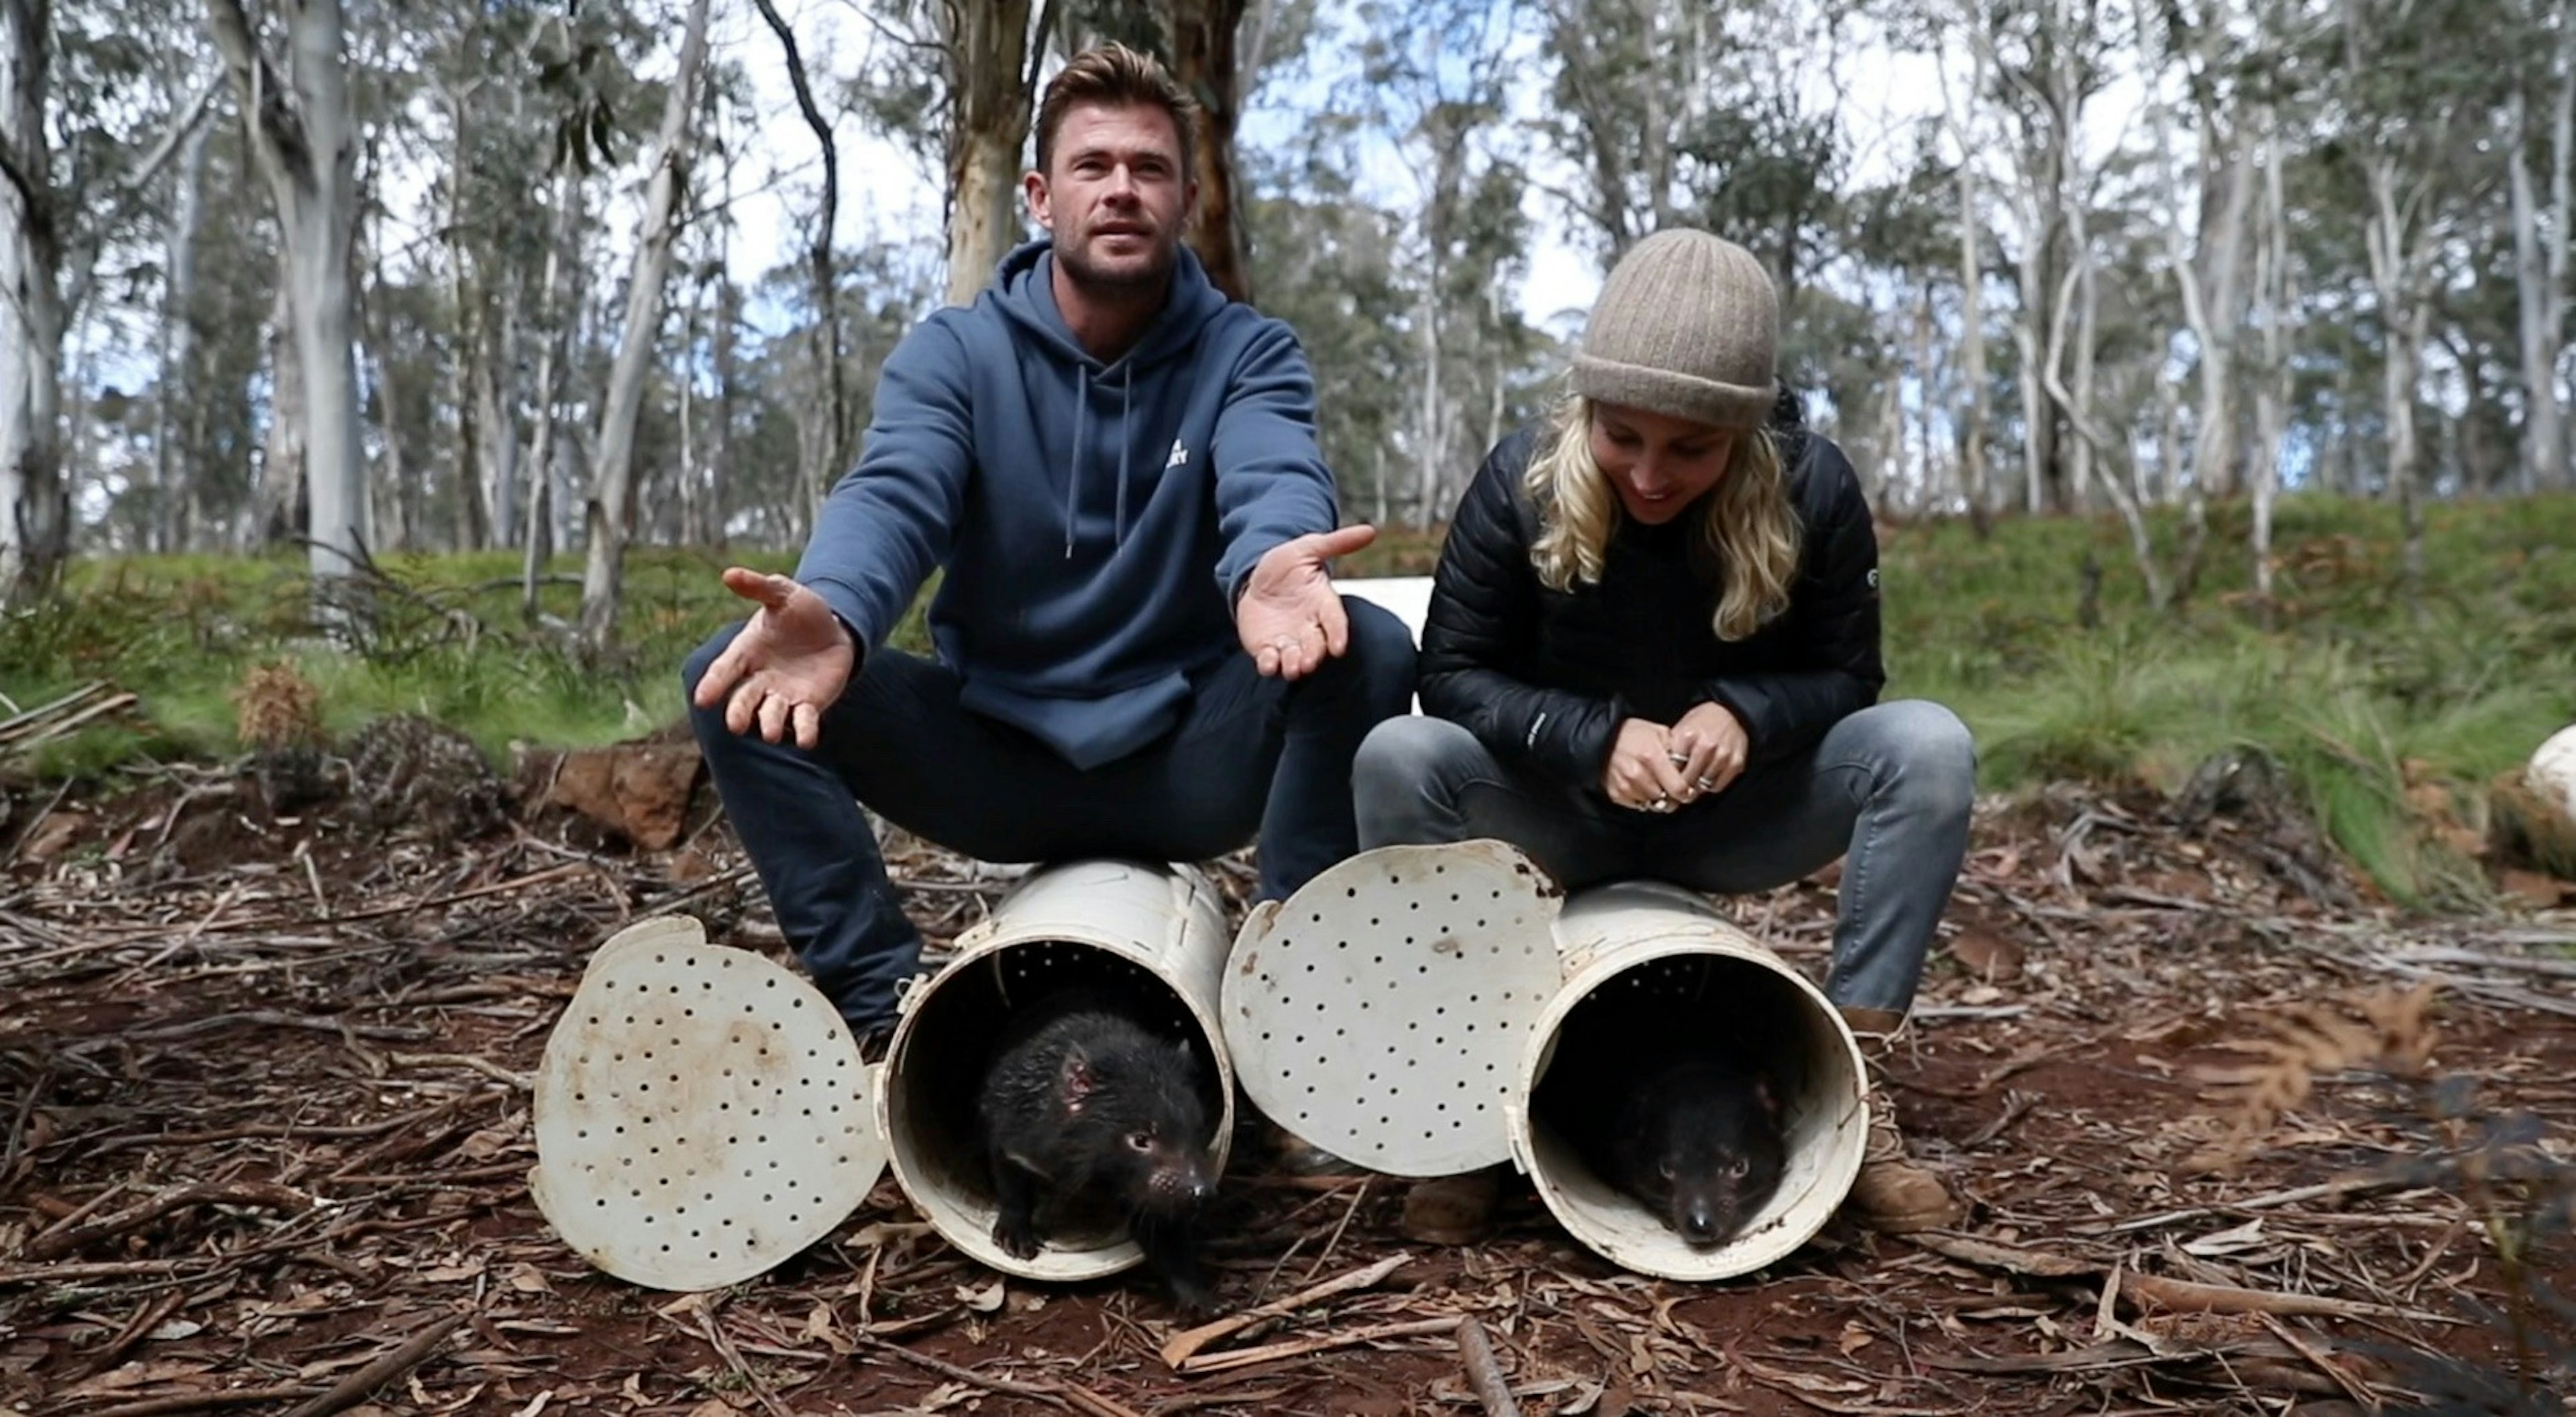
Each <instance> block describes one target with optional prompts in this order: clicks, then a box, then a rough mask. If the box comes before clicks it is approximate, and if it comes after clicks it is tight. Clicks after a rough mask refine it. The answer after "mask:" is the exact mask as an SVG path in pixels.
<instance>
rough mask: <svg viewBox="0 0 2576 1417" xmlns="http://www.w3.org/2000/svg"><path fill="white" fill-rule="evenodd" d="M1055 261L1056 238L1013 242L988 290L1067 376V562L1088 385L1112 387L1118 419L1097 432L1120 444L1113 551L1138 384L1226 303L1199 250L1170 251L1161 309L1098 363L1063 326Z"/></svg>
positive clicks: (1086, 439) (1123, 523)
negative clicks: (1070, 388) (1121, 349)
mask: <svg viewBox="0 0 2576 1417" xmlns="http://www.w3.org/2000/svg"><path fill="white" fill-rule="evenodd" d="M1055 262H1056V255H1055V243H1054V242H1053V241H1051V240H1039V241H1031V242H1029V243H1027V244H1026V245H1024V246H1021V247H1019V248H1018V249H1016V250H1014V251H1012V252H1011V253H1010V254H1009V255H1007V256H1004V257H1003V258H1002V264H1001V265H1000V266H999V267H997V268H996V269H995V271H994V275H993V294H994V303H995V304H996V305H998V306H999V307H1000V309H1001V312H1002V315H1003V317H1004V318H1005V319H1007V320H1009V321H1010V322H1011V324H1012V326H1013V327H1014V328H1016V329H1018V330H1021V331H1023V332H1025V333H1026V334H1027V335H1028V336H1029V338H1030V339H1031V340H1033V341H1034V342H1035V343H1036V345H1037V347H1038V348H1040V349H1042V350H1045V351H1047V352H1048V353H1049V354H1051V355H1052V356H1054V357H1055V358H1057V359H1059V360H1061V361H1062V362H1063V363H1064V364H1065V365H1066V366H1067V367H1068V368H1069V369H1070V370H1071V372H1072V374H1073V381H1074V398H1073V420H1074V421H1073V446H1072V450H1071V453H1070V456H1068V458H1067V459H1066V463H1065V474H1064V556H1065V559H1066V560H1068V561H1070V560H1072V559H1073V547H1074V541H1075V539H1076V537H1077V531H1076V527H1077V525H1078V523H1079V520H1080V517H1081V514H1082V499H1083V492H1084V490H1085V489H1084V486H1083V484H1084V482H1085V481H1086V479H1085V477H1084V475H1083V455H1084V452H1085V450H1086V449H1087V448H1088V447H1089V446H1090V445H1091V442H1092V429H1091V420H1092V393H1093V390H1094V389H1101V390H1107V389H1112V388H1114V389H1116V390H1117V391H1118V414H1117V424H1116V426H1115V427H1114V428H1110V429H1105V430H1103V432H1102V436H1104V437H1106V438H1108V439H1109V441H1110V443H1111V445H1112V446H1115V447H1116V448H1117V449H1118V474H1117V478H1116V481H1115V482H1114V483H1113V484H1112V485H1113V487H1114V489H1115V490H1114V491H1113V492H1112V494H1111V499H1112V500H1111V505H1110V545H1111V546H1112V547H1113V548H1114V547H1116V546H1118V545H1120V544H1122V543H1124V542H1125V541H1126V540H1127V527H1128V519H1127V488H1128V484H1129V483H1130V482H1132V481H1133V480H1134V477H1135V472H1134V468H1133V466H1132V465H1131V460H1130V457H1129V454H1130V452H1131V451H1132V449H1133V447H1134V445H1135V442H1136V439H1135V438H1134V436H1133V429H1132V427H1131V425H1132V424H1133V422H1134V420H1135V413H1136V381H1137V380H1138V379H1139V378H1142V377H1146V376H1148V375H1150V373H1151V372H1152V371H1153V370H1154V369H1156V368H1157V367H1158V366H1160V365H1163V364H1167V363H1169V362H1170V361H1172V360H1173V359H1175V358H1178V357H1179V356H1180V355H1182V354H1185V353H1187V352H1188V351H1189V350H1190V349H1191V348H1193V347H1194V346H1195V345H1196V344H1197V343H1198V336H1199V331H1200V330H1201V329H1202V328H1204V327H1205V326H1206V324H1207V323H1208V321H1210V320H1212V319H1214V318H1215V317H1216V315H1217V313H1218V312H1219V311H1221V310H1223V309H1225V307H1226V304H1227V301H1226V297H1225V294H1224V292H1222V291H1220V290H1218V289H1217V288H1216V287H1215V286H1213V285H1211V284H1209V283H1208V278H1207V271H1206V268H1205V267H1203V266H1201V265H1200V264H1199V258H1198V254H1197V253H1196V252H1194V251H1192V250H1190V248H1189V247H1188V246H1187V245H1186V244H1184V245H1183V246H1182V247H1181V248H1180V250H1179V251H1177V252H1176V253H1174V259H1173V262H1172V273H1171V293H1170V295H1169V296H1168V297H1167V298H1166V299H1165V300H1164V302H1163V309H1162V313H1160V314H1159V315H1156V316H1155V317H1154V322H1153V323H1152V324H1150V325H1147V326H1146V327H1145V332H1144V333H1143V334H1142V335H1140V336H1138V337H1137V340H1136V342H1135V344H1133V345H1131V346H1129V347H1128V349H1127V352H1126V353H1124V354H1121V355H1120V356H1118V357H1117V358H1116V359H1113V360H1103V359H1101V358H1099V357H1098V356H1096V355H1094V354H1093V353H1092V352H1091V351H1089V350H1087V349H1085V348H1083V347H1082V341H1081V340H1080V339H1078V338H1076V337H1075V336H1074V333H1073V327H1072V326H1070V325H1068V324H1067V323H1065V318H1064V311H1063V309H1062V308H1061V307H1059V306H1058V305H1057V304H1056V300H1055Z"/></svg>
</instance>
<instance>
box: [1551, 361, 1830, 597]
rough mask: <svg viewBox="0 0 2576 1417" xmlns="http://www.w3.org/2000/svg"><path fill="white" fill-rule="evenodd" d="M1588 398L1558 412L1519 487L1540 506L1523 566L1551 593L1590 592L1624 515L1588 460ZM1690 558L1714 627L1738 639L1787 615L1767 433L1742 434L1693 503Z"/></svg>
mask: <svg viewBox="0 0 2576 1417" xmlns="http://www.w3.org/2000/svg"><path fill="white" fill-rule="evenodd" d="M1592 407H1593V405H1592V400H1590V399H1587V398H1585V397H1583V396H1582V395H1580V394H1568V395H1567V396H1566V397H1565V399H1564V400H1563V401H1562V402H1560V403H1559V404H1558V405H1557V406H1556V412H1555V414H1554V415H1553V417H1552V418H1551V419H1550V420H1549V425H1548V428H1547V431H1546V432H1545V433H1543V434H1542V435H1541V436H1540V442H1539V447H1538V451H1537V452H1536V453H1535V454H1534V455H1532V457H1531V458H1530V464H1529V470H1528V471H1527V472H1525V473H1524V474H1522V479H1521V485H1522V486H1523V488H1524V489H1526V490H1527V491H1528V493H1529V496H1530V500H1531V501H1532V502H1534V503H1536V504H1537V505H1538V512H1539V534H1538V539H1537V540H1536V541H1535V542H1533V543H1531V545H1530V565H1531V566H1532V567H1533V568H1535V569H1536V570H1537V571H1538V578H1539V581H1540V583H1541V584H1543V585H1545V586H1546V587H1547V588H1548V589H1550V590H1553V591H1559V592H1564V591H1571V590H1573V589H1574V588H1575V587H1576V586H1578V585H1598V584H1599V583H1600V581H1601V561H1602V555H1603V553H1604V551H1605V550H1606V549H1607V548H1608V547H1609V545H1610V537H1611V535H1612V534H1613V533H1615V532H1616V531H1618V529H1619V519H1620V517H1621V516H1622V515H1623V513H1622V512H1621V511H1620V509H1619V499H1618V496H1617V495H1616V494H1615V493H1614V492H1613V491H1612V490H1611V487H1610V479H1609V477H1608V475H1607V474H1605V473H1603V472H1602V471H1601V465H1600V464H1599V463H1598V462H1596V461H1594V460H1593V457H1592ZM1698 516H1699V536H1698V538H1697V540H1696V542H1695V543H1694V546H1693V550H1694V551H1695V552H1696V553H1697V556H1696V558H1695V559H1699V560H1701V561H1702V562H1704V564H1705V565H1707V566H1710V567H1714V568H1715V570H1716V572H1717V573H1718V575H1719V576H1720V577H1721V580H1722V585H1721V590H1720V593H1719V596H1718V601H1717V614H1716V615H1715V616H1714V617H1713V619H1712V622H1711V624H1712V628H1714V629H1715V630H1716V631H1717V637H1718V638H1719V639H1721V640H1741V639H1744V638H1747V637H1748V636H1750V635H1751V634H1752V633H1753V632H1754V631H1756V630H1758V629H1760V628H1762V626H1763V625H1764V624H1766V623H1768V622H1769V621H1770V620H1771V619H1773V618H1774V617H1776V616H1777V615H1779V614H1780V612H1781V611H1783V610H1786V609H1788V608H1789V584H1790V582H1791V581H1792V580H1793V579H1795V578H1796V576H1797V574H1798V550H1799V537H1800V528H1799V525H1798V514H1797V512H1796V510H1795V509H1793V508H1792V507H1791V506H1790V505H1789V477H1788V470H1787V468H1786V467H1784V466H1783V465H1782V463H1781V460H1780V445H1779V443H1778V442H1777V441H1776V440H1775V439H1774V438H1773V436H1772V433H1771V430H1770V429H1769V428H1767V427H1762V426H1755V427H1752V428H1747V429H1744V430H1742V431H1741V433H1740V434H1739V435H1738V436H1737V438H1736V440H1735V452H1734V455H1733V457H1732V458H1730V459H1729V461H1728V463H1727V467H1726V473H1725V475H1724V476H1723V477H1721V478H1720V479H1719V480H1718V484H1717V490H1716V492H1715V493H1714V494H1713V495H1711V496H1709V497H1708V498H1707V499H1706V500H1705V502H1704V503H1703V504H1702V505H1701V507H1700V510H1699V513H1698Z"/></svg>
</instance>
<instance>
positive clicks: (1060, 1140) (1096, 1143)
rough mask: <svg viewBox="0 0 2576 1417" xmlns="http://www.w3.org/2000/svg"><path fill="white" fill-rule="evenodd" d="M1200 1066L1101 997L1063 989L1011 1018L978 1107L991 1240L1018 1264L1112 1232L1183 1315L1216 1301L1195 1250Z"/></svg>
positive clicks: (1183, 1044)
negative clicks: (1140, 1258)
mask: <svg viewBox="0 0 2576 1417" xmlns="http://www.w3.org/2000/svg"><path fill="white" fill-rule="evenodd" d="M1208 1091H1209V1085H1208V1082H1207V1078H1206V1069H1205V1068H1204V1067H1203V1066H1202V1065H1201V1063H1200V1061H1199V1058H1198V1055H1197V1054H1196V1053H1195V1052H1193V1051H1192V1050H1191V1048H1190V1045H1189V1043H1188V1042H1187V1041H1186V1040H1183V1039H1177V1038H1172V1037H1169V1036H1166V1035H1163V1034H1160V1033H1158V1032H1156V1031H1155V1030H1154V1029H1152V1028H1150V1027H1148V1026H1147V1025H1146V1024H1144V1023H1143V1022H1142V1021H1140V1019H1139V1017H1138V1010H1137V1009H1136V1007H1135V1006H1134V1004H1133V1003H1132V1002H1131V1001H1129V1000H1127V999H1124V998H1121V997H1119V996H1116V995H1114V994H1110V993H1108V992H1106V991H1103V990H1098V989H1091V988H1073V989H1065V990H1059V991H1057V992H1055V993H1051V994H1048V995H1045V996H1043V997H1041V998H1038V999H1036V1000H1033V1001H1032V1002H1030V1003H1029V1004H1028V1005H1026V1006H1025V1007H1023V1008H1021V1009H1019V1010H1018V1011H1016V1012H1015V1013H1014V1014H1013V1015H1012V1017H1011V1020H1010V1021H1009V1023H1007V1024H1006V1025H1005V1026H1004V1028H1003V1031H1002V1036H1001V1039H1000V1041H999V1043H998V1045H997V1047H996V1049H995V1051H994V1054H993V1059H992V1062H991V1063H990V1064H989V1065H988V1066H987V1068H986V1069H985V1072H984V1080H983V1086H982V1089H981V1091H980V1092H979V1094H978V1096H977V1099H976V1109H975V1111H976V1124H977V1133H978V1137H979V1139H980V1141H981V1143H982V1146H983V1151H984V1158H985V1163H986V1165H987V1167H988V1168H989V1170H990V1173H991V1176H992V1181H993V1195H994V1198H995V1201H996V1203H997V1205H998V1207H999V1210H1000V1214H999V1216H998V1217H997V1218H996V1219H995V1220H994V1222H993V1241H994V1243H996V1244H998V1245H1000V1246H1001V1247H1002V1249H1003V1250H1004V1251H1005V1252H1007V1253H1009V1254H1011V1255H1013V1256H1015V1257H1017V1258H1020V1259H1028V1258H1030V1257H1031V1256H1033V1255H1035V1254H1037V1252H1038V1250H1039V1248H1040V1247H1041V1245H1042V1244H1043V1243H1044V1238H1045V1237H1047V1236H1058V1237H1061V1236H1063V1235H1067V1234H1073V1233H1079V1232H1081V1231H1084V1230H1092V1229H1100V1230H1105V1229H1109V1228H1112V1227H1115V1226H1117V1225H1119V1224H1121V1223H1123V1224H1125V1225H1126V1227H1127V1230H1128V1233H1129V1235H1130V1236H1131V1237H1133V1238H1134V1240H1135V1242H1136V1245H1137V1248H1138V1249H1140V1250H1142V1251H1144V1254H1145V1259H1146V1262H1147V1263H1148V1264H1150V1265H1152V1266H1153V1268H1154V1270H1155V1272H1156V1273H1158V1274H1160V1275H1161V1276H1162V1277H1163V1280H1164V1282H1165V1283H1166V1284H1168V1285H1169V1286H1170V1287H1171V1291H1172V1297H1173V1299H1174V1300H1175V1301H1176V1302H1178V1303H1179V1304H1180V1305H1181V1307H1183V1308H1184V1309H1189V1310H1204V1309H1206V1308H1207V1307H1208V1306H1209V1304H1210V1302H1211V1300H1212V1299H1213V1297H1214V1296H1213V1294H1212V1293H1211V1291H1210V1290H1209V1288H1208V1282H1207V1279H1206V1277H1205V1275H1204V1274H1203V1273H1202V1272H1201V1270H1200V1268H1199V1263H1198V1256H1197V1254H1196V1250H1195V1234H1194V1231H1195V1228H1196V1222H1197V1219H1198V1213H1199V1210H1200V1208H1201V1207H1203V1206H1204V1205H1205V1204H1206V1203H1207V1202H1208V1201H1209V1200H1210V1199H1211V1198H1212V1197H1213V1196H1214V1195H1215V1194H1216V1182H1215V1179H1214V1176H1215V1169H1216V1168H1215V1165H1214V1163H1213V1162H1212V1161H1211V1160H1210V1159H1209V1156H1208V1143H1209V1141H1210V1133H1211V1131H1212V1130H1213V1123H1212V1122H1211V1120H1210V1117H1209V1109H1208Z"/></svg>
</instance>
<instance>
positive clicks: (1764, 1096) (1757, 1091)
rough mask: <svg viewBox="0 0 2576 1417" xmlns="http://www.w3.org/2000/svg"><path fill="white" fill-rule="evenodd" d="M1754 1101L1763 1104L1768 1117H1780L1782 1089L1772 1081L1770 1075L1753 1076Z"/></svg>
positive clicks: (1756, 1074) (1759, 1074)
mask: <svg viewBox="0 0 2576 1417" xmlns="http://www.w3.org/2000/svg"><path fill="white" fill-rule="evenodd" d="M1753 1100H1754V1101H1756V1102H1759V1103H1761V1104H1762V1111H1763V1113H1764V1114H1765V1115H1766V1116H1771V1117H1777V1116H1779V1115H1780V1089H1779V1086H1778V1085H1777V1084H1775V1083H1773V1082H1772V1081H1771V1075H1770V1074H1769V1073H1755V1074H1754V1075H1753Z"/></svg>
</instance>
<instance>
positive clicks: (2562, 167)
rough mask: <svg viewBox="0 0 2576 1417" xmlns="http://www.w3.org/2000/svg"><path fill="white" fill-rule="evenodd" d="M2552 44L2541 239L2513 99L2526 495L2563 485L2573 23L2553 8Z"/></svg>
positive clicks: (2524, 122) (2575, 111)
mask: <svg viewBox="0 0 2576 1417" xmlns="http://www.w3.org/2000/svg"><path fill="white" fill-rule="evenodd" d="M2555 8H2558V9H2559V10H2560V11H2561V12H2560V13H2559V14H2558V22H2557V31H2558V43H2557V45H2556V46H2555V48H2554V50H2553V53H2552V56H2551V64H2550V73H2551V78H2552V80H2553V84H2552V88H2551V93H2550V114H2549V134H2548V137H2549V149H2548V162H2549V207H2548V211H2547V214H2546V216H2547V228H2548V229H2547V232H2546V234H2544V233H2543V232H2542V230H2541V227H2542V217H2543V214H2542V212H2541V209H2540V204H2539V197H2538V193H2537V190H2536V185H2537V184H2536V183H2535V181H2534V179H2533V177H2532V152H2531V150H2532V148H2533V147H2534V146H2535V144H2536V143H2537V141H2538V135H2536V134H2534V133H2533V132H2532V131H2531V127H2530V125H2529V123H2528V114H2527V112H2526V102H2525V99H2524V96H2523V94H2522V92H2521V90H2520V89H2519V88H2517V89H2516V90H2515V92H2514V95H2513V99H2512V116H2513V122H2512V129H2513V134H2514V148H2513V155H2512V159H2511V161H2510V163H2509V164H2508V169H2509V177H2510V182H2509V188H2510V193H2511V202H2512V220H2513V248H2514V286H2515V294H2516V297H2517V305H2518V307H2519V308H2518V312H2517V313H2518V314H2519V316H2520V321H2519V323H2520V327H2521V336H2522V338H2521V346H2522V349H2521V353H2522V382H2523V391H2524V398H2525V412H2524V415H2523V428H2522V432H2523V439H2522V468H2521V475H2520V477H2519V479H2518V480H2519V482H2520V483H2521V490H2523V491H2525V492H2533V491H2538V490H2540V489H2542V488H2548V487H2559V486H2564V485H2565V484H2566V482H2567V452H2566V433H2565V427H2566V422H2565V412H2564V407H2563V405H2562V404H2561V402H2560V399H2559V384H2558V361H2559V357H2560V355H2561V353H2562V352H2563V350H2564V349H2565V345H2566V335H2565V332H2566V328H2567V245H2568V230H2567V228H2568V222H2569V220H2570V218H2571V217H2576V210H2571V209H2570V190H2569V189H2570V182H2569V175H2570V174H2569V164H2570V149H2571V142H2572V141H2576V53H2572V52H2571V46H2576V23H2572V22H2571V20H2576V17H2571V16H2569V15H2567V14H2565V13H2564V7H2563V6H2557V7H2555Z"/></svg>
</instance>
